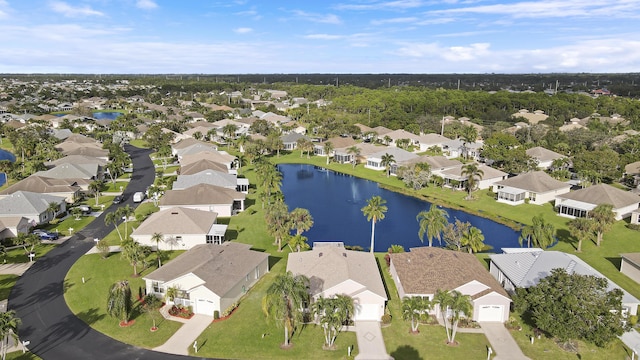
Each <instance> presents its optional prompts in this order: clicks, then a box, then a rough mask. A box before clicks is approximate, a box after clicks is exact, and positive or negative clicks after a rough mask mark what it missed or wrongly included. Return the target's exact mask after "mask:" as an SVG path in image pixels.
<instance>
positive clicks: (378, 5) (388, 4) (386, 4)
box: [335, 0, 426, 10]
mask: <svg viewBox="0 0 640 360" xmlns="http://www.w3.org/2000/svg"><path fill="white" fill-rule="evenodd" d="M425 4H426V2H425V1H420V0H397V1H374V2H372V3H369V4H339V5H337V6H335V8H336V9H338V10H407V9H413V8H417V7H421V6H425Z"/></svg>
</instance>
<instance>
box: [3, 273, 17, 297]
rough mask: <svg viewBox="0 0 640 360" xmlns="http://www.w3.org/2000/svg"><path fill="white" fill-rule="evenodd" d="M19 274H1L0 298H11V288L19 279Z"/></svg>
mask: <svg viewBox="0 0 640 360" xmlns="http://www.w3.org/2000/svg"><path fill="white" fill-rule="evenodd" d="M18 278H19V276H18V275H0V300H7V299H9V293H11V288H12V287H13V285H15V284H16V281H18Z"/></svg>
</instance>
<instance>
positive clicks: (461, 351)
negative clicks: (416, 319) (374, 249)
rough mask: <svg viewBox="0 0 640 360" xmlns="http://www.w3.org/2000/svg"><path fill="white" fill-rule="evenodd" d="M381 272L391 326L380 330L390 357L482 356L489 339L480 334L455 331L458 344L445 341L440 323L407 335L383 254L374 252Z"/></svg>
mask: <svg viewBox="0 0 640 360" xmlns="http://www.w3.org/2000/svg"><path fill="white" fill-rule="evenodd" d="M376 258H377V260H378V266H379V267H380V270H381V273H382V275H383V280H384V284H385V287H386V289H387V293H388V294H387V295H388V297H389V301H388V302H387V308H388V309H389V312H390V313H391V316H392V319H393V320H392V321H391V325H390V326H388V327H385V328H383V329H382V335H383V336H384V340H385V344H386V345H387V351H388V352H389V354H390V355H391V356H393V358H394V359H397V360H398V359H407V360H409V359H486V357H487V346H489V341H488V340H487V338H486V337H485V336H484V334H473V333H458V334H457V335H456V341H457V342H458V343H459V345H458V346H448V345H447V344H446V340H447V334H446V332H445V329H444V327H443V326H440V325H420V327H419V330H420V333H419V334H417V335H413V334H410V332H409V330H410V324H409V322H407V321H404V320H403V319H402V302H401V301H400V298H398V291H397V290H396V285H395V283H394V282H393V280H392V279H391V275H390V274H389V270H388V269H389V268H388V267H387V264H386V262H385V260H384V254H380V253H378V254H376Z"/></svg>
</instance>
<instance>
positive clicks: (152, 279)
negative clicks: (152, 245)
mask: <svg viewBox="0 0 640 360" xmlns="http://www.w3.org/2000/svg"><path fill="white" fill-rule="evenodd" d="M250 248H251V245H246V244H240V243H235V242H227V243H224V244H221V245H213V244H206V245H196V246H194V247H193V248H191V249H190V250H189V251H186V252H184V253H182V254H180V255H178V257H176V258H175V259H173V260H172V261H170V262H168V263H167V264H165V265H164V266H162V267H160V268H158V269H157V270H155V271H153V272H152V273H151V274H149V275H147V276H145V277H144V278H143V280H144V281H145V286H146V292H147V294H153V295H155V296H158V297H160V298H163V297H165V295H166V293H167V290H168V289H169V288H176V289H178V294H177V296H176V297H175V298H174V300H173V303H175V304H180V305H183V306H192V307H193V312H194V313H196V314H204V315H209V316H213V315H214V313H215V312H216V311H217V312H219V313H222V312H223V311H225V310H227V309H229V308H230V307H231V306H232V305H233V304H234V303H236V302H237V301H238V300H239V299H240V298H241V297H242V295H244V294H245V293H246V292H247V291H249V289H250V288H251V287H252V286H253V285H254V284H255V283H256V282H257V281H258V280H259V279H260V278H261V277H262V276H263V275H264V274H266V273H268V272H269V254H267V253H265V252H260V251H253V250H250Z"/></svg>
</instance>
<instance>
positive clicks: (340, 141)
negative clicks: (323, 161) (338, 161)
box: [313, 136, 357, 156]
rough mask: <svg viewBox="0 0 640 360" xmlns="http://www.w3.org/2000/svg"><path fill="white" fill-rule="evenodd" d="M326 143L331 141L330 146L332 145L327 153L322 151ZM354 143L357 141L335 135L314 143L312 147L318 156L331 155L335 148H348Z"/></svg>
mask: <svg viewBox="0 0 640 360" xmlns="http://www.w3.org/2000/svg"><path fill="white" fill-rule="evenodd" d="M326 143H331V146H332V147H333V150H332V151H331V152H330V153H329V154H326V153H325V151H324V146H325V144H326ZM356 143H357V142H356V141H355V140H353V138H351V137H341V136H336V137H332V138H330V139H327V140H325V141H322V142H319V143H316V144H315V145H314V147H313V153H314V154H315V155H318V156H333V155H334V154H335V149H341V148H348V147H350V146H353V145H355V144H356Z"/></svg>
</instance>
